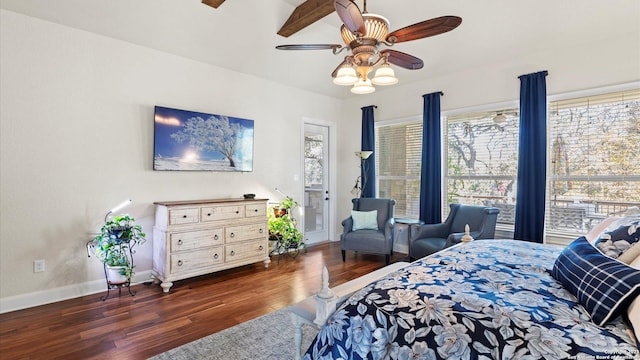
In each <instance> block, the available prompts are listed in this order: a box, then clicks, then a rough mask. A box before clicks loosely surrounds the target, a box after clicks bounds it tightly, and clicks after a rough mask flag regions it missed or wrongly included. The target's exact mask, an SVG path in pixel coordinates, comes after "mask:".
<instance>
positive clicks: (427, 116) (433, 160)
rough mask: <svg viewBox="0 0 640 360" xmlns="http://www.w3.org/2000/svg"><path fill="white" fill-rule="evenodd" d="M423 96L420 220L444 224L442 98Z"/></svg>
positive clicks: (433, 94) (435, 93)
mask: <svg viewBox="0 0 640 360" xmlns="http://www.w3.org/2000/svg"><path fill="white" fill-rule="evenodd" d="M442 95H443V94H442V92H440V91H438V92H434V93H431V94H426V95H422V98H423V99H424V108H423V112H422V167H421V172H420V220H422V221H424V222H425V224H437V223H440V222H442V170H441V169H442V164H441V158H442V154H441V150H440V148H441V146H440V142H441V140H440V139H441V134H440V96H442Z"/></svg>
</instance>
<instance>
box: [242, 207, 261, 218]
mask: <svg viewBox="0 0 640 360" xmlns="http://www.w3.org/2000/svg"><path fill="white" fill-rule="evenodd" d="M244 213H245V215H246V217H265V216H267V207H266V206H265V205H264V204H247V205H245V207H244Z"/></svg>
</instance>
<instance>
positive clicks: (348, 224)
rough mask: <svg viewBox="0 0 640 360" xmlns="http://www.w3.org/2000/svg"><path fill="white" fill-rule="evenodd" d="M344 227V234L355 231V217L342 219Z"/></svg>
mask: <svg viewBox="0 0 640 360" xmlns="http://www.w3.org/2000/svg"><path fill="white" fill-rule="evenodd" d="M342 227H343V229H342V233H343V234H346V233H348V232H351V231H353V230H352V229H353V218H351V217H348V218H346V219H344V220H342Z"/></svg>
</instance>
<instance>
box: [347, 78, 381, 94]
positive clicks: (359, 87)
mask: <svg viewBox="0 0 640 360" xmlns="http://www.w3.org/2000/svg"><path fill="white" fill-rule="evenodd" d="M374 91H376V88H374V87H373V85H371V80H369V79H367V80H362V79H360V80H358V82H357V83H356V84H355V85H353V87H352V88H351V92H352V93H354V94H371V93H372V92H374Z"/></svg>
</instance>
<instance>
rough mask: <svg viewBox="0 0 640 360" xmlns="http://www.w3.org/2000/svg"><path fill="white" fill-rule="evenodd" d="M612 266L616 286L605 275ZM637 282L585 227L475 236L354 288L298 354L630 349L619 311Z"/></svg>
mask: <svg viewBox="0 0 640 360" xmlns="http://www.w3.org/2000/svg"><path fill="white" fill-rule="evenodd" d="M636 224H637V223H636ZM634 229H635V228H634ZM634 229H632V230H634ZM634 231H635V230H634ZM637 231H638V233H639V234H640V227H639V228H637ZM636 240H637V237H636ZM629 247H630V246H627V248H629ZM636 250H638V249H636ZM594 251H595V252H594ZM582 258H586V259H587V260H586V262H584V261H583V259H582ZM638 261H640V260H638ZM585 263H586V264H588V265H587V266H585ZM567 264H568V265H567ZM576 268H578V269H580V268H581V269H583V270H584V271H586V273H581V271H582V270H576ZM620 268H622V270H624V271H623V272H624V274H622V275H619V274H620V271H621V270H620ZM593 269H605V270H603V271H600V270H599V271H596V272H595V274H594V273H593V272H594V271H593ZM608 272H611V273H608ZM612 274H613V275H612ZM618 275H619V276H620V277H621V278H624V279H622V280H621V281H620V280H619V279H618V281H617V283H622V284H623V285H624V286H623V288H620V287H619V286H618V285H616V284H613V285H611V284H609V283H608V281H610V280H611V278H612V277H613V278H615V277H616V276H618ZM603 277H604V279H605V280H603V281H604V283H601V284H598V282H599V281H600V280H602V278H603ZM598 279H600V280H598ZM585 289H588V290H586V291H585ZM598 291H603V292H605V293H606V294H605V295H603V296H604V297H607V299H606V301H604V300H602V299H599V298H598V297H600V296H594V294H595V293H598ZM610 292H614V293H620V294H617V295H616V294H614V295H611V294H610ZM638 292H640V271H638V270H636V269H635V268H633V267H631V266H629V265H626V264H625V263H622V262H620V261H618V260H617V259H614V258H613V257H610V256H605V255H603V254H601V253H600V252H599V251H598V249H597V248H596V246H595V245H594V242H591V241H589V240H587V239H586V238H585V237H581V238H578V239H576V240H575V241H574V242H573V243H572V244H571V245H569V246H567V247H560V246H554V245H543V244H537V243H530V242H524V241H516V240H496V239H491V240H476V241H473V242H470V243H461V244H458V245H456V246H453V247H450V248H447V249H444V250H442V251H440V252H438V253H435V254H432V255H430V256H427V257H425V258H422V259H420V260H418V261H415V262H413V263H411V264H410V265H409V266H406V267H404V268H402V269H400V270H398V271H395V272H393V273H391V274H389V275H388V276H386V277H385V278H383V279H380V280H378V281H376V282H374V283H372V284H369V285H368V286H366V287H364V288H362V289H361V290H359V291H358V292H356V293H354V294H353V296H351V297H350V298H349V299H348V300H347V301H346V302H345V303H343V304H342V305H341V306H340V307H339V308H338V309H337V310H336V311H335V312H334V313H333V315H331V316H330V317H329V318H328V319H327V321H326V323H325V324H324V326H322V328H321V329H320V332H319V333H318V335H317V336H316V338H315V340H314V341H313V343H312V344H311V346H310V347H309V349H308V350H307V352H306V354H305V355H304V358H305V359H636V358H640V356H638V354H639V352H638V347H637V346H636V339H635V334H634V333H633V330H632V326H631V325H630V323H629V322H630V321H629V315H628V314H627V313H629V311H630V309H632V308H635V302H633V300H634V299H635V297H636V296H637V295H638ZM608 297H612V298H613V300H611V299H609V298H608ZM594 298H596V299H594ZM601 300H602V301H601ZM607 301H609V303H607ZM611 301H612V302H613V303H611ZM594 304H595V305H594ZM639 307H640V306H639ZM636 311H638V310H636ZM634 314H635V313H634ZM635 317H636V315H633V318H635ZM631 322H633V321H631Z"/></svg>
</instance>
